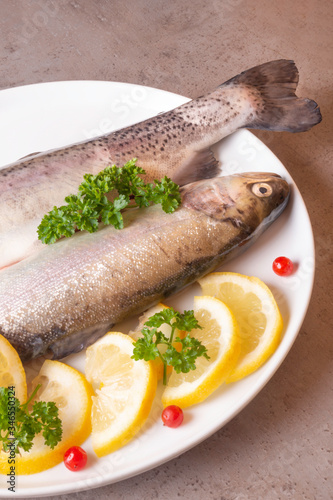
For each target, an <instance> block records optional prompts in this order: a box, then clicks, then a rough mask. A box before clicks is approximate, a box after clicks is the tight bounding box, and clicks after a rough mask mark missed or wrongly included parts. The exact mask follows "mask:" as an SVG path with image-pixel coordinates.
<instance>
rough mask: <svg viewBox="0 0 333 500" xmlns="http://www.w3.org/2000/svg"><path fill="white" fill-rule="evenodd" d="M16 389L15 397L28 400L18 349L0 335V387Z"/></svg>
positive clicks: (21, 400)
mask: <svg viewBox="0 0 333 500" xmlns="http://www.w3.org/2000/svg"><path fill="white" fill-rule="evenodd" d="M12 386H13V387H14V388H15V397H17V399H19V400H20V402H21V403H24V402H25V401H26V400H27V382H26V377H25V371H24V368H23V365H22V362H21V360H20V357H19V355H18V354H17V351H16V349H14V347H13V346H12V345H11V344H10V343H9V342H8V340H7V339H5V337H3V336H2V335H0V387H12Z"/></svg>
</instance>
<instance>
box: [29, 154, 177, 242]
mask: <svg viewBox="0 0 333 500" xmlns="http://www.w3.org/2000/svg"><path fill="white" fill-rule="evenodd" d="M136 161H137V160H136V158H134V159H133V160H130V161H129V162H127V163H126V164H125V165H124V166H123V167H122V168H118V167H116V166H115V165H113V166H110V167H107V168H106V169H104V170H102V171H101V172H99V173H98V174H97V175H92V174H86V175H84V177H83V178H84V181H83V182H82V183H81V184H80V186H79V188H78V191H79V192H78V194H77V195H73V194H72V195H69V196H67V197H66V198H65V201H66V203H67V205H63V206H61V207H54V208H53V210H51V211H50V212H49V213H48V214H46V215H45V216H44V217H43V219H42V221H41V223H40V225H39V226H38V228H37V233H38V239H40V240H41V241H42V242H43V243H47V244H50V243H55V241H57V240H58V239H60V238H62V237H68V236H72V235H73V234H74V233H75V232H76V231H88V232H89V233H93V232H95V231H97V230H98V226H99V223H100V222H102V223H104V224H106V225H109V224H112V225H113V226H114V227H115V228H116V229H122V228H123V227H124V222H123V216H122V213H121V211H122V210H124V209H125V208H127V207H128V206H129V205H130V208H133V207H147V206H149V205H151V204H152V203H154V204H157V203H160V204H161V205H162V209H163V210H164V212H166V213H171V212H174V211H175V210H176V208H177V207H178V206H179V205H180V202H181V199H180V194H179V186H178V185H177V184H175V183H174V182H172V181H171V179H169V178H168V177H164V178H163V179H162V180H161V181H157V180H155V181H154V184H153V183H147V184H146V183H145V182H144V181H143V180H142V179H141V177H139V176H140V175H144V174H145V173H146V172H145V171H144V170H143V169H142V168H140V167H137V166H136V164H135V163H136ZM111 191H117V192H118V196H117V197H115V199H114V200H113V201H109V200H108V198H107V197H106V194H107V193H109V192H111Z"/></svg>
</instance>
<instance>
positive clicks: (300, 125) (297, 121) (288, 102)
mask: <svg viewBox="0 0 333 500" xmlns="http://www.w3.org/2000/svg"><path fill="white" fill-rule="evenodd" d="M230 84H246V85H247V86H248V87H249V90H250V93H251V94H252V95H253V98H254V99H255V100H256V105H257V112H256V113H255V115H254V117H253V120H252V121H251V122H250V123H248V124H246V125H245V127H246V128H253V129H265V130H274V131H286V132H305V131H306V130H309V129H310V128H311V127H313V126H314V125H316V124H317V123H319V122H320V121H321V119H322V117H321V113H320V109H319V107H318V104H317V103H316V102H315V101H312V100H311V99H301V98H299V97H297V96H296V94H295V90H296V87H297V84H298V70H297V67H296V65H295V63H294V61H288V60H286V59H279V60H277V61H271V62H268V63H265V64H261V65H260V66H255V67H254V68H251V69H249V70H247V71H244V72H243V73H240V74H239V75H237V76H235V77H234V78H232V79H231V80H228V81H227V82H226V85H230ZM258 93H259V96H260V98H259V99H258Z"/></svg>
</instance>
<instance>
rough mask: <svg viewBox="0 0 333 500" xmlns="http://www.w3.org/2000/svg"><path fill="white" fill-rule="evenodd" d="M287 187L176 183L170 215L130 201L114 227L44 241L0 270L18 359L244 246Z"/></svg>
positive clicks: (270, 181) (87, 335)
mask: <svg viewBox="0 0 333 500" xmlns="http://www.w3.org/2000/svg"><path fill="white" fill-rule="evenodd" d="M288 196H289V186H288V184H287V183H286V181H284V180H283V179H282V178H281V177H279V176H278V175H275V174H268V173H246V174H239V175H234V176H228V177H217V178H214V179H209V180H202V181H197V182H194V183H191V184H187V185H186V186H184V187H183V188H182V189H181V197H182V205H181V207H180V208H179V209H178V210H176V212H174V213H173V214H166V213H164V212H163V211H162V209H161V208H160V207H159V206H152V207H148V208H145V209H132V210H130V211H128V212H126V213H125V214H124V222H125V227H124V229H122V230H120V231H119V230H116V229H114V228H113V227H111V226H107V227H104V228H103V229H101V230H99V231H98V232H97V233H94V234H89V233H77V234H75V235H74V236H73V237H72V238H68V239H67V240H62V241H59V242H57V243H55V244H54V245H51V246H49V247H45V248H43V250H42V251H40V252H39V253H38V254H36V255H34V256H31V257H28V258H27V259H25V260H23V261H21V262H19V263H18V264H15V265H13V266H11V267H8V268H7V269H4V270H2V271H1V273H0V274H1V281H0V333H1V334H2V335H4V336H5V337H6V338H7V339H8V340H9V341H10V342H11V344H12V345H13V346H14V347H15V348H16V349H17V351H18V353H19V355H20V356H21V358H22V360H29V359H31V358H34V357H38V356H41V355H42V354H51V355H52V356H53V357H54V358H58V359H59V358H62V357H64V356H66V355H68V354H71V353H74V352H78V351H80V350H82V349H83V348H85V347H87V346H88V345H89V344H91V343H92V342H94V341H95V340H97V339H98V338H99V337H100V336H101V335H103V334H104V333H106V332H107V331H108V330H109V329H110V327H112V325H114V324H115V323H118V322H120V321H122V320H123V319H124V318H126V317H129V316H131V315H134V314H139V313H140V312H142V311H143V310H145V309H146V308H148V307H149V306H151V305H153V304H154V303H156V302H158V301H161V300H163V299H164V298H165V297H167V296H169V295H170V294H172V293H175V292H177V291H178V290H181V289H182V288H184V287H185V286H187V285H189V284H190V283H193V282H194V281H195V280H197V279H198V278H200V277H201V276H203V275H205V274H206V273H208V272H210V271H213V270H214V269H216V268H217V267H218V266H219V265H220V264H221V263H222V262H225V261H226V260H227V259H229V258H230V257H233V256H234V255H235V254H236V253H238V252H239V251H242V250H245V249H246V248H247V246H248V245H249V244H250V243H251V242H252V241H254V240H255V239H256V237H257V236H258V235H260V234H261V233H262V231H264V230H265V229H266V227H267V226H268V225H269V224H270V223H271V222H273V220H275V219H276V218H277V217H278V216H279V215H280V213H281V212H282V210H283V209H284V207H285V206H286V203H287V200H288Z"/></svg>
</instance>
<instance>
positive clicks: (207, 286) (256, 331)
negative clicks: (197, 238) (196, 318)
mask: <svg viewBox="0 0 333 500" xmlns="http://www.w3.org/2000/svg"><path fill="white" fill-rule="evenodd" d="M199 284H200V285H201V288H202V293H203V294H204V295H207V294H208V295H211V296H213V297H216V298H218V299H220V300H222V301H223V302H224V303H225V304H226V305H227V306H228V307H229V308H230V309H231V311H232V312H233V313H234V316H235V317H236V319H237V323H238V325H239V335H240V343H241V354H240V357H239V361H238V363H237V366H236V368H235V370H234V371H233V372H232V373H230V375H229V377H228V378H227V382H235V381H236V380H240V379H242V378H243V377H246V376H247V375H249V374H250V373H252V372H254V371H255V370H257V369H258V368H259V367H260V366H261V365H262V364H263V363H264V362H265V361H266V360H267V359H268V358H269V357H270V356H271V355H272V354H273V352H274V351H275V350H276V348H277V346H278V345H279V342H280V339H281V334H282V330H283V321H282V316H281V313H280V311H279V308H278V306H277V303H276V301H275V299H274V296H273V294H272V292H271V291H270V290H269V288H268V287H267V286H266V285H265V283H263V282H262V281H261V280H260V279H259V278H255V277H250V276H244V275H242V274H238V273H229V272H226V273H211V274H209V275H207V276H205V277H204V278H202V279H200V280H199Z"/></svg>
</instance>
